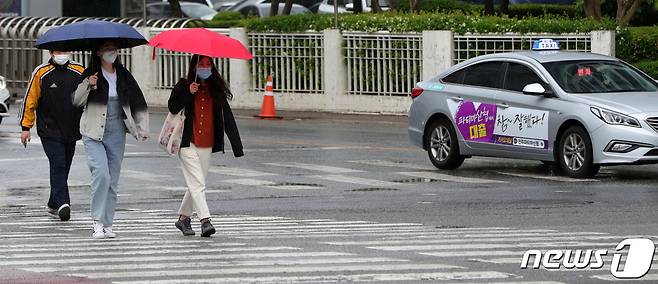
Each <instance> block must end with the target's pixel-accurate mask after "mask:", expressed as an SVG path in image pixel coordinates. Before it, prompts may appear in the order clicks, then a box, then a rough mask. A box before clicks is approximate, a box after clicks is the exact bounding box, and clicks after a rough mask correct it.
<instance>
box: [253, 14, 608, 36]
mask: <svg viewBox="0 0 658 284" xmlns="http://www.w3.org/2000/svg"><path fill="white" fill-rule="evenodd" d="M339 18H340V19H339V29H341V30H349V31H365V32H374V31H391V32H421V31H424V30H452V31H453V32H455V33H457V34H464V33H508V32H514V33H575V32H589V31H592V30H613V29H615V28H616V24H615V23H614V22H613V21H610V20H604V21H602V22H596V21H592V20H587V19H578V20H571V19H568V18H566V17H545V18H526V19H521V20H519V19H510V18H502V17H485V16H479V15H466V14H462V13H453V14H441V13H421V14H419V15H416V14H409V13H396V12H388V13H381V14H359V15H355V14H341V15H340V17H339ZM245 23H246V25H245V26H246V28H247V29H248V30H250V31H272V32H299V31H307V30H315V31H321V30H324V29H328V28H333V26H334V24H333V16H332V15H314V14H302V15H293V16H277V17H268V18H262V19H247V20H246V22H245Z"/></svg>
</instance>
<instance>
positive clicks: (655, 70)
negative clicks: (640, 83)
mask: <svg viewBox="0 0 658 284" xmlns="http://www.w3.org/2000/svg"><path fill="white" fill-rule="evenodd" d="M633 66H635V67H636V68H637V69H640V70H642V71H644V73H647V75H649V76H651V77H652V78H653V79H654V80H658V61H642V62H638V63H635V64H633Z"/></svg>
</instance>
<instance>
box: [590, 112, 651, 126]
mask: <svg viewBox="0 0 658 284" xmlns="http://www.w3.org/2000/svg"><path fill="white" fill-rule="evenodd" d="M590 111H592V113H593V114H594V115H596V117H598V118H600V119H601V120H603V122H605V123H607V124H611V125H624V126H631V127H638V128H640V127H642V126H640V122H639V121H638V120H637V119H635V118H632V117H630V116H628V115H625V114H621V113H618V112H614V111H610V110H607V109H602V108H598V107H590Z"/></svg>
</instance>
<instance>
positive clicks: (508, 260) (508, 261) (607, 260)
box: [469, 252, 658, 271]
mask: <svg viewBox="0 0 658 284" xmlns="http://www.w3.org/2000/svg"><path fill="white" fill-rule="evenodd" d="M523 253H525V252H523ZM523 253H521V254H520V255H519V257H514V258H512V257H507V258H490V259H487V258H475V259H470V260H469V261H475V262H483V263H493V264H520V263H521V260H522V257H523ZM612 257H613V256H611V255H606V256H603V262H605V263H611V262H612ZM653 262H658V259H654V260H653ZM654 268H655V267H654ZM601 269H604V270H607V271H610V265H604V266H603V267H602V268H601ZM656 269H658V268H656ZM550 270H551V271H553V270H556V271H557V270H563V271H573V270H574V269H567V268H564V269H550ZM597 270H598V269H597Z"/></svg>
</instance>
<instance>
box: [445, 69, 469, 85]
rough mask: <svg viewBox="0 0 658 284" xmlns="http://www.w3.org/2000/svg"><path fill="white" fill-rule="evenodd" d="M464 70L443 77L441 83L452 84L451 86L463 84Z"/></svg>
mask: <svg viewBox="0 0 658 284" xmlns="http://www.w3.org/2000/svg"><path fill="white" fill-rule="evenodd" d="M464 74H466V73H465V72H464V69H461V70H459V71H457V72H454V73H452V74H450V75H448V76H445V77H444V78H443V79H441V81H443V82H444V83H453V84H462V83H464Z"/></svg>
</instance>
